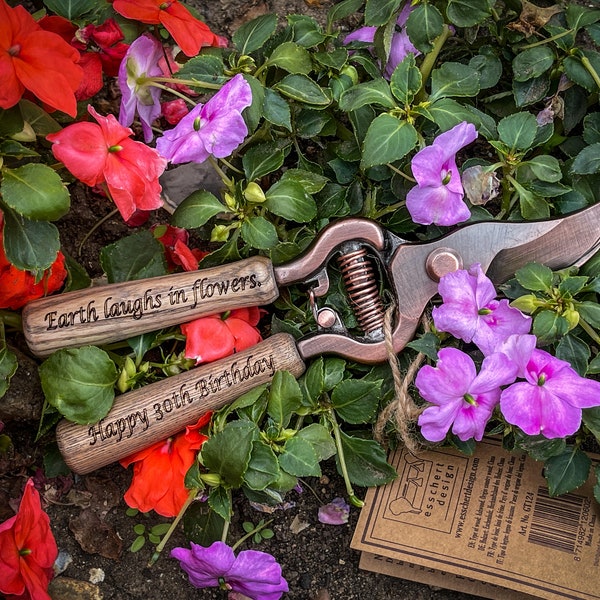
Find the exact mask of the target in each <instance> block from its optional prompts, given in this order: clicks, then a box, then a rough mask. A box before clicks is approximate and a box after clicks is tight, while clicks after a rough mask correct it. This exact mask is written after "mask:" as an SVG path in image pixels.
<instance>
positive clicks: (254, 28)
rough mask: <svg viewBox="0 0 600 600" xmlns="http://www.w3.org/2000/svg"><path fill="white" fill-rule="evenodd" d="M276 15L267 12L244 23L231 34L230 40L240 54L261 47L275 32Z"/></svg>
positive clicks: (248, 52)
mask: <svg viewBox="0 0 600 600" xmlns="http://www.w3.org/2000/svg"><path fill="white" fill-rule="evenodd" d="M276 27H277V15H275V14H272V13H268V14H266V15H261V16H260V17H257V18H256V19H252V20H251V21H248V22H247V23H244V24H243V25H241V26H240V27H238V29H236V31H235V33H234V34H233V37H232V40H233V43H234V45H235V47H236V48H237V49H238V51H239V53H240V54H250V52H254V50H258V49H259V48H262V47H263V46H264V44H265V42H266V41H267V40H268V39H269V38H270V37H271V36H272V35H273V34H274V33H275V28H276Z"/></svg>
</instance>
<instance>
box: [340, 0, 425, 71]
mask: <svg viewBox="0 0 600 600" xmlns="http://www.w3.org/2000/svg"><path fill="white" fill-rule="evenodd" d="M412 10H413V6H412V5H411V4H410V3H407V4H406V5H405V7H404V8H403V9H402V10H401V11H400V14H399V15H398V19H397V21H396V26H397V27H400V31H396V32H395V33H394V34H392V41H391V44H390V53H389V56H388V60H387V63H386V65H385V69H384V75H385V77H387V78H388V79H389V78H390V77H391V76H392V73H393V72H394V70H395V69H396V67H397V66H398V65H399V64H400V63H401V62H402V61H403V60H404V59H405V58H406V55H407V54H409V53H412V54H414V55H415V56H419V54H421V52H419V50H417V49H416V48H415V47H414V46H413V45H412V42H411V41H410V39H409V37H408V33H407V32H406V29H405V27H404V26H405V25H406V21H407V20H408V17H409V15H410V13H411V12H412ZM376 31H377V27H360V28H359V29H357V30H356V31H353V32H352V33H349V34H348V35H347V36H346V37H345V38H344V44H349V43H350V42H368V43H370V44H373V43H374V41H375V32H376Z"/></svg>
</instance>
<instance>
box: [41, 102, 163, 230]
mask: <svg viewBox="0 0 600 600" xmlns="http://www.w3.org/2000/svg"><path fill="white" fill-rule="evenodd" d="M88 111H89V113H90V114H91V115H92V117H94V119H96V121H97V122H98V124H96V123H90V122H79V123H73V124H72V125H69V126H68V127H65V128H64V129H62V130H61V131H59V132H57V133H52V134H50V135H48V136H46V139H47V140H49V141H50V142H52V143H53V146H52V153H53V154H54V156H55V157H56V159H57V160H60V161H61V162H62V163H63V164H64V165H65V167H66V168H67V169H68V170H69V171H70V172H71V173H72V175H73V176H74V177H76V178H77V179H79V180H80V181H82V182H83V183H85V184H86V185H89V186H91V187H93V186H96V185H102V186H104V187H105V189H106V190H107V191H108V193H109V194H110V196H111V198H112V199H113V201H114V203H115V204H116V205H117V208H118V209H119V212H120V213H121V215H122V217H123V219H124V220H125V221H127V222H131V220H132V218H136V217H139V213H140V212H141V213H145V212H147V211H150V210H154V209H157V208H160V207H161V206H162V204H163V201H162V198H161V195H160V193H161V190H162V188H161V185H160V183H159V181H158V178H159V177H160V176H161V175H162V172H163V171H164V170H165V167H166V166H167V161H166V160H165V159H164V158H162V157H161V156H160V155H159V154H158V152H156V150H154V149H153V148H150V147H149V146H146V144H142V143H141V142H136V141H134V140H132V139H131V136H132V135H133V131H131V129H128V128H126V127H123V126H122V125H120V124H119V122H118V121H117V120H116V119H115V117H114V116H113V115H108V116H107V117H103V116H102V115H99V114H98V113H97V112H96V111H95V110H94V108H93V107H92V106H88Z"/></svg>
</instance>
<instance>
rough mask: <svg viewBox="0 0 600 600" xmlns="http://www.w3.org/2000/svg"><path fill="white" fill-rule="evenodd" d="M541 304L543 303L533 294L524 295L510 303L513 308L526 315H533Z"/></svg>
mask: <svg viewBox="0 0 600 600" xmlns="http://www.w3.org/2000/svg"><path fill="white" fill-rule="evenodd" d="M543 304H544V303H543V301H542V300H540V299H539V298H538V297H537V296H535V295H534V294H526V295H525V296H521V297H519V298H517V299H516V300H513V301H512V302H511V303H510V305H511V306H512V307H513V308H518V309H519V310H520V311H521V312H524V313H527V314H528V315H530V314H532V313H534V312H535V311H536V310H537V309H538V308H539V307H540V306H542V305H543Z"/></svg>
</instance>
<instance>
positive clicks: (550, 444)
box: [514, 429, 567, 460]
mask: <svg viewBox="0 0 600 600" xmlns="http://www.w3.org/2000/svg"><path fill="white" fill-rule="evenodd" d="M514 435H515V438H516V442H517V445H518V447H519V448H522V449H523V450H525V451H526V452H527V454H529V456H531V458H533V459H534V460H548V459H549V458H551V457H552V456H556V455H558V454H562V453H563V452H564V451H565V448H566V447H567V444H566V441H565V439H564V438H554V439H548V438H547V437H544V436H543V435H526V434H525V433H523V432H522V431H520V430H518V429H516V430H515V431H514Z"/></svg>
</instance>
